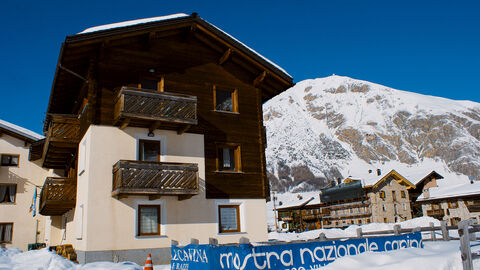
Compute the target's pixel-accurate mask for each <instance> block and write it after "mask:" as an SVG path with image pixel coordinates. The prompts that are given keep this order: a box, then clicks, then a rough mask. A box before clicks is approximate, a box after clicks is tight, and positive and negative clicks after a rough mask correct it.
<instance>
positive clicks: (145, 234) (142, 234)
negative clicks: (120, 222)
mask: <svg viewBox="0 0 480 270" xmlns="http://www.w3.org/2000/svg"><path fill="white" fill-rule="evenodd" d="M147 207H150V208H153V207H155V208H156V209H157V232H156V233H141V228H142V227H141V225H142V219H141V214H142V208H147ZM161 210H162V209H161V207H160V205H159V204H140V205H138V207H137V236H155V235H157V236H158V235H161V234H160V233H161V232H160V229H161V226H160V221H161V217H160V215H161V213H162V212H161Z"/></svg>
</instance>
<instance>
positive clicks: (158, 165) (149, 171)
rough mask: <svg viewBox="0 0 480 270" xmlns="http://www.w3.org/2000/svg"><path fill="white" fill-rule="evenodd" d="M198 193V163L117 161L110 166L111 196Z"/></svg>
mask: <svg viewBox="0 0 480 270" xmlns="http://www.w3.org/2000/svg"><path fill="white" fill-rule="evenodd" d="M198 193H199V189H198V165H197V164H191V163H169V162H147V161H133V160H120V161H118V162H117V163H116V164H115V165H113V187H112V196H125V195H149V196H152V195H153V196H155V195H195V194H198Z"/></svg>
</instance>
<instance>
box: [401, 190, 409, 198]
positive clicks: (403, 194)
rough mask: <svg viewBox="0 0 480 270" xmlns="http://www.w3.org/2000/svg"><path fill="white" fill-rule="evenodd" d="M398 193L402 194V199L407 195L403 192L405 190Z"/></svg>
mask: <svg viewBox="0 0 480 270" xmlns="http://www.w3.org/2000/svg"><path fill="white" fill-rule="evenodd" d="M400 195H401V196H402V198H403V199H405V198H406V197H407V195H406V194H405V190H402V191H400Z"/></svg>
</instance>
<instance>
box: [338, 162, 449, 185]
mask: <svg viewBox="0 0 480 270" xmlns="http://www.w3.org/2000/svg"><path fill="white" fill-rule="evenodd" d="M379 170H380V174H378V173H377V169H370V170H364V171H362V172H360V173H358V174H356V175H355V176H349V177H347V178H346V179H345V180H344V182H351V181H361V182H362V185H363V187H371V186H374V185H376V184H378V183H379V181H382V180H384V179H385V177H386V176H388V175H389V174H392V172H395V173H396V174H397V175H398V176H400V177H402V178H404V179H405V180H406V181H407V183H408V184H411V185H417V184H419V183H421V182H422V181H424V180H425V179H426V178H427V177H429V176H435V177H437V179H442V178H443V176H442V175H440V174H439V173H437V172H436V171H434V170H431V169H429V168H423V167H417V166H410V167H404V168H394V167H390V166H385V167H383V168H381V169H379Z"/></svg>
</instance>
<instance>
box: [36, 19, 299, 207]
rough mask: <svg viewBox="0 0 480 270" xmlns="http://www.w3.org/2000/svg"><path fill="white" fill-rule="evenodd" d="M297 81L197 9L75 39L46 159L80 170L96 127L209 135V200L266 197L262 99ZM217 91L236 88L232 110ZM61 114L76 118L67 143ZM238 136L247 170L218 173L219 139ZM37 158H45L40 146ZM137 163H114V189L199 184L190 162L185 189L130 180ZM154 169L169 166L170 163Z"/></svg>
mask: <svg viewBox="0 0 480 270" xmlns="http://www.w3.org/2000/svg"><path fill="white" fill-rule="evenodd" d="M151 82H154V84H152V83H151ZM152 85H153V86H152ZM292 85H293V83H292V78H291V77H290V76H289V75H288V74H286V73H285V72H284V71H283V70H281V69H280V68H278V67H277V66H275V65H273V64H272V63H271V62H269V61H268V60H266V59H264V58H263V57H261V56H259V55H258V54H256V53H255V52H253V51H252V50H251V49H249V48H248V47H246V46H245V45H243V44H241V43H240V42H238V41H237V40H235V39H233V38H232V37H230V36H229V35H227V34H225V33H224V32H223V31H221V30H219V29H218V28H216V27H214V26H212V25H211V24H209V23H207V22H206V21H204V20H203V19H201V18H199V17H198V16H197V15H196V14H192V15H191V16H185V17H179V18H174V19H169V20H164V21H158V22H151V23H144V24H139V25H133V26H128V27H121V28H114V29H107V30H103V31H96V32H91V33H85V34H77V35H73V36H68V37H66V39H65V42H64V43H63V45H62V48H61V52H60V55H59V59H58V64H57V69H56V72H55V78H54V83H53V86H52V90H51V95H50V100H49V104H48V109H47V121H45V126H44V132H45V133H46V134H47V136H46V137H47V138H46V140H45V143H44V150H43V154H42V157H41V158H43V166H44V167H47V168H56V169H64V170H65V175H68V174H69V172H71V171H72V170H73V171H75V170H76V163H77V161H76V160H75V158H76V156H77V151H78V143H79V140H80V139H81V138H82V137H83V135H84V134H85V132H86V131H87V129H88V126H89V125H91V124H95V125H106V126H118V127H119V128H120V129H123V128H125V127H127V126H134V127H143V128H146V133H148V132H151V131H153V130H155V129H165V130H175V131H177V132H178V134H182V133H183V132H189V133H196V134H203V135H204V138H205V141H204V151H205V171H206V173H205V174H206V176H205V178H206V179H205V181H206V197H207V198H269V193H270V192H269V184H268V182H267V177H266V168H265V166H266V164H265V154H264V147H265V137H264V127H263V117H262V103H263V102H264V101H265V100H267V99H269V98H271V97H273V96H275V95H276V94H278V93H280V92H282V91H284V90H286V89H287V88H289V87H291V86H292ZM152 88H155V89H152ZM216 88H221V89H227V90H229V91H232V92H234V93H235V97H234V98H235V103H234V106H235V111H233V112H225V111H218V110H216V109H215V89H216ZM60 115H63V116H65V117H64V118H63V119H64V120H66V119H69V120H68V121H70V122H69V125H65V126H64V127H65V132H67V131H68V132H69V133H68V136H64V138H63V139H62V140H61V143H60V142H57V141H58V136H56V135H55V134H56V133H55V131H58V130H57V129H55V124H56V123H57V122H58V121H57V120H58V119H59V116H60ZM66 115H71V117H70V116H68V117H66ZM74 119H76V120H74ZM70 131H71V133H70ZM231 143H233V144H236V145H238V146H239V147H240V148H241V153H240V154H239V156H238V158H239V159H240V160H239V162H240V164H241V171H235V172H224V171H218V170H217V145H218V144H231ZM31 156H32V158H38V156H39V154H38V146H32V148H31ZM137 165H138V164H136V163H135V164H134V163H133V162H126V161H119V163H117V164H116V165H115V166H114V168H113V174H112V178H113V183H114V188H113V191H112V192H113V193H112V194H113V195H114V196H117V195H122V194H123V195H125V194H133V193H134V194H139V193H138V192H139V190H143V191H144V192H143V193H141V194H144V195H153V194H154V193H155V194H157V195H158V194H166V193H170V194H177V195H191V194H196V193H197V191H198V176H196V177H193V174H192V173H193V172H194V170H190V169H186V168H189V166H191V165H193V164H190V165H189V164H186V165H185V166H184V167H183V168H180V167H179V168H177V169H176V172H183V173H184V175H185V177H186V178H184V180H182V181H180V182H179V183H178V184H181V185H180V186H178V187H177V186H175V185H173V186H169V185H167V186H165V187H163V186H162V185H163V184H160V183H163V182H162V181H163V180H160V178H157V176H155V177H153V176H152V177H150V178H149V177H144V178H142V179H141V180H139V182H138V183H136V184H135V185H132V186H131V185H129V184H126V183H128V182H129V181H131V179H130V177H131V176H127V174H128V173H131V172H132V168H133V167H135V166H137ZM138 166H140V165H138ZM141 166H144V165H141ZM152 166H157V167H158V168H157V169H159V170H160V171H164V172H166V171H168V170H164V169H163V168H164V166H166V165H165V164H161V163H159V164H156V165H152ZM135 170H136V171H137V172H139V171H141V172H145V171H148V170H150V169H147V168H136V167H135ZM187 172H188V173H187ZM142 175H143V174H142ZM137 177H138V175H137ZM160 177H166V176H165V175H164V176H160ZM149 179H150V180H153V182H155V183H157V184H159V185H160V186H162V187H161V188H159V187H157V186H156V187H155V189H156V190H155V191H153V190H149V191H148V192H147V191H145V188H147V189H148V188H150V187H149V186H146V185H142V184H140V183H142V181H143V182H148V180H149ZM170 184H172V183H170ZM136 188H139V189H136ZM178 188H180V189H178Z"/></svg>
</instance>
